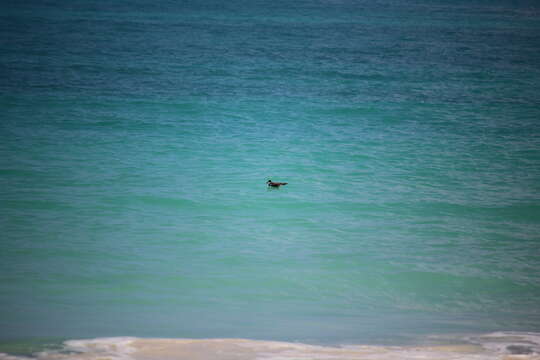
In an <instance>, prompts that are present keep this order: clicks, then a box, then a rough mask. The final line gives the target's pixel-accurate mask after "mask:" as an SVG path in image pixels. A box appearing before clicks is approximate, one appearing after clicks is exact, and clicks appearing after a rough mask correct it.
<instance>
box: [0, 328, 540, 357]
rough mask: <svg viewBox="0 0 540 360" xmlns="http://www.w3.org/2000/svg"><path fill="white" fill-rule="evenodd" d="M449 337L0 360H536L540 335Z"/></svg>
mask: <svg viewBox="0 0 540 360" xmlns="http://www.w3.org/2000/svg"><path fill="white" fill-rule="evenodd" d="M437 338H439V339H442V338H441V337H437ZM451 338H452V339H453V340H459V341H461V342H462V343H461V344H458V345H454V344H451V345H436V346H367V345H347V346H337V347H332V346H321V345H308V344H301V343H289V342H279V341H259V340H247V339H142V338H132V337H116V338H98V339H91V340H70V341H66V342H65V343H64V348H63V349H62V350H61V351H43V352H40V353H37V354H35V355H34V357H31V358H30V357H23V356H12V355H8V354H2V353H0V360H346V359H347V360H351V359H358V360H362V359H363V360H428V359H429V360H443V359H444V360H516V359H520V360H540V334H539V333H518V332H498V333H492V334H485V335H474V336H456V337H451ZM447 339H450V338H449V337H447Z"/></svg>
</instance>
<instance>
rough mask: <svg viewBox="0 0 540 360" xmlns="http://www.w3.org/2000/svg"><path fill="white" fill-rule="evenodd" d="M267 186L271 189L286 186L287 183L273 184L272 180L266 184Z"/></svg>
mask: <svg viewBox="0 0 540 360" xmlns="http://www.w3.org/2000/svg"><path fill="white" fill-rule="evenodd" d="M266 183H267V184H268V186H271V187H276V188H278V187H280V186H281V185H287V183H284V182H273V181H272V180H268V181H267V182H266Z"/></svg>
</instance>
